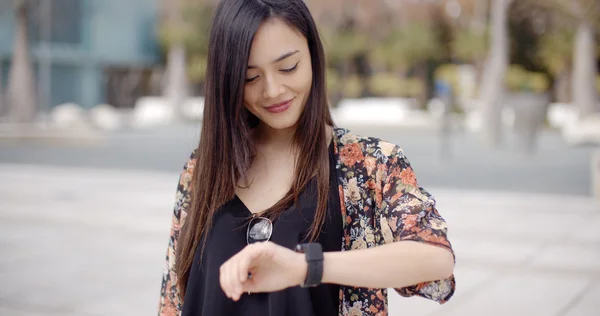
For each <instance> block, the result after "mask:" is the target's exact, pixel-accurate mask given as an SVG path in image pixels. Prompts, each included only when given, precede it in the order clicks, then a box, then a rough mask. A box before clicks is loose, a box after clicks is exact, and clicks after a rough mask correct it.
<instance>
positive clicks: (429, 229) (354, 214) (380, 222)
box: [159, 128, 455, 316]
mask: <svg viewBox="0 0 600 316" xmlns="http://www.w3.org/2000/svg"><path fill="white" fill-rule="evenodd" d="M333 142H334V152H335V158H336V161H337V163H336V169H337V170H336V171H337V172H336V173H337V178H338V179H337V183H338V189H339V195H340V202H341V203H340V204H341V212H342V218H343V219H344V222H343V231H344V236H343V239H342V241H341V242H342V247H341V249H342V251H347V250H355V249H364V248H371V247H376V246H378V245H383V244H387V243H392V242H396V241H402V240H411V241H417V242H423V243H427V244H431V245H435V246H439V247H442V248H446V249H448V250H450V251H451V252H452V253H453V254H454V252H453V251H452V246H451V244H450V242H449V241H448V239H447V237H446V233H447V227H446V222H445V221H444V219H443V218H442V217H441V216H440V214H439V213H438V211H437V209H436V205H435V200H434V198H433V197H432V196H431V195H430V194H429V193H428V192H427V191H425V190H424V189H423V188H421V187H419V185H418V184H417V179H416V177H415V173H414V171H413V169H412V168H411V166H410V163H409V162H408V160H407V158H406V156H404V153H403V152H402V150H401V149H400V148H399V147H398V146H396V145H394V144H392V143H388V142H385V141H383V140H380V139H377V138H372V137H361V136H358V135H356V134H353V133H352V132H351V131H349V130H347V129H342V128H335V129H334V137H333ZM195 160H196V155H195V153H193V154H192V156H191V157H190V159H189V161H188V162H187V164H186V165H185V167H184V169H183V172H182V173H181V177H180V180H179V185H178V188H177V195H176V203H175V209H174V215H173V224H172V228H171V236H170V241H169V246H168V251H167V256H166V263H165V267H164V273H163V278H162V287H161V299H160V305H159V315H164V316H167V315H168V316H172V315H180V313H181V308H182V305H183V301H182V298H181V297H180V295H179V291H178V289H177V286H176V281H177V275H176V273H175V269H174V268H175V253H176V251H175V250H176V247H177V239H178V237H179V230H180V228H181V226H182V225H183V223H184V221H185V217H186V215H187V213H186V211H187V209H188V208H189V206H190V205H189V204H190V200H191V193H190V183H191V180H192V174H193V168H194V166H195V162H196V161H195ZM454 289H455V280H454V275H452V276H451V277H449V278H448V279H445V280H439V281H431V282H424V283H419V284H415V285H412V286H407V287H403V288H398V289H395V290H396V292H398V293H399V294H400V295H402V296H405V297H409V296H414V295H417V296H421V297H424V298H427V299H431V300H434V301H437V302H439V303H440V304H443V303H445V302H447V301H448V300H449V299H450V298H451V297H452V295H453V294H454ZM387 314H388V309H387V289H370V288H357V287H350V286H340V304H339V315H340V316H342V315H344V316H345V315H352V316H357V315H378V316H381V315H387Z"/></svg>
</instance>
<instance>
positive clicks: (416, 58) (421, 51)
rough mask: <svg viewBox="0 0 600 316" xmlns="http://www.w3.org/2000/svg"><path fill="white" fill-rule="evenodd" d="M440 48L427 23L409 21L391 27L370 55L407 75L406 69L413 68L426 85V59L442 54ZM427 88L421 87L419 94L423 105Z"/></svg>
mask: <svg viewBox="0 0 600 316" xmlns="http://www.w3.org/2000/svg"><path fill="white" fill-rule="evenodd" d="M441 51H442V47H441V42H440V40H439V38H438V35H437V33H436V31H435V30H434V29H433V28H432V27H431V26H430V25H429V24H427V23H422V22H412V23H409V24H407V25H406V26H404V27H396V28H395V29H393V30H392V32H391V33H390V34H389V36H388V37H387V38H385V39H384V41H383V42H382V43H381V45H379V46H378V47H376V48H375V49H374V50H373V58H374V60H376V61H377V62H379V63H381V64H383V65H385V67H386V68H388V69H390V70H392V71H395V72H399V73H400V74H401V75H402V76H403V77H406V78H407V77H408V76H409V71H410V70H411V69H415V72H416V74H417V77H418V78H419V79H420V81H421V82H422V84H423V85H424V86H427V83H428V81H429V80H428V79H427V74H428V68H427V67H428V65H427V62H428V61H429V60H432V59H438V58H440V57H442V56H441ZM402 82H407V81H406V80H403V81H402ZM427 91H428V89H427V88H425V89H423V91H422V93H421V95H420V96H419V101H420V103H421V104H422V105H423V104H425V102H427Z"/></svg>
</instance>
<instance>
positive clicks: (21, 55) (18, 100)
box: [7, 0, 36, 123]
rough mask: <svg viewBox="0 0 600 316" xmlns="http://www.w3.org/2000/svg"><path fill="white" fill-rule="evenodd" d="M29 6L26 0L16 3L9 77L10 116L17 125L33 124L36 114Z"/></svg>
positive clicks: (18, 0) (8, 98)
mask: <svg viewBox="0 0 600 316" xmlns="http://www.w3.org/2000/svg"><path fill="white" fill-rule="evenodd" d="M27 5H28V3H27V1H26V0H17V1H15V11H16V25H15V39H14V48H13V56H12V61H11V67H10V74H9V77H8V89H7V102H8V116H9V119H10V120H11V121H13V122H17V123H29V122H32V121H33V120H34V118H35V114H36V113H35V112H36V105H35V90H34V82H33V81H34V79H33V70H32V65H31V59H30V57H29V46H28V39H27V31H28V30H27V21H28V17H27V13H28V10H27V9H28V8H27Z"/></svg>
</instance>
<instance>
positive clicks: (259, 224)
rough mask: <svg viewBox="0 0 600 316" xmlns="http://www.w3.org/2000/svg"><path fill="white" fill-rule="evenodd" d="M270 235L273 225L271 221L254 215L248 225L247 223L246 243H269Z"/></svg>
mask: <svg viewBox="0 0 600 316" xmlns="http://www.w3.org/2000/svg"><path fill="white" fill-rule="evenodd" d="M272 233H273V223H272V222H271V220H270V219H268V218H266V217H261V216H258V215H256V214H254V215H253V216H252V219H251V220H250V223H248V230H247V231H246V243H248V245H250V244H254V243H257V242H265V241H269V239H271V234H272Z"/></svg>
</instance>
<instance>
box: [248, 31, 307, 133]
mask: <svg viewBox="0 0 600 316" xmlns="http://www.w3.org/2000/svg"><path fill="white" fill-rule="evenodd" d="M311 86H312V66H311V56H310V52H309V50H308V43H307V41H306V38H305V37H304V36H303V35H302V34H300V33H299V32H297V31H296V30H294V29H292V28H290V27H289V26H288V25H287V24H285V23H284V22H282V21H280V20H279V19H271V20H268V21H266V22H265V23H263V24H262V25H261V26H260V28H259V29H258V31H257V32H256V35H255V36H254V41H253V42H252V48H251V49H250V57H249V58H248V69H247V71H246V84H245V87H244V106H245V107H246V109H248V111H250V112H251V113H252V114H254V115H256V117H258V118H259V119H260V121H261V122H262V123H263V124H266V125H268V126H269V127H271V128H273V129H287V128H290V127H294V126H295V125H296V123H297V122H298V120H299V118H300V115H301V114H302V111H304V107H305V106H306V100H307V99H308V95H309V94H310V89H311Z"/></svg>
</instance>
